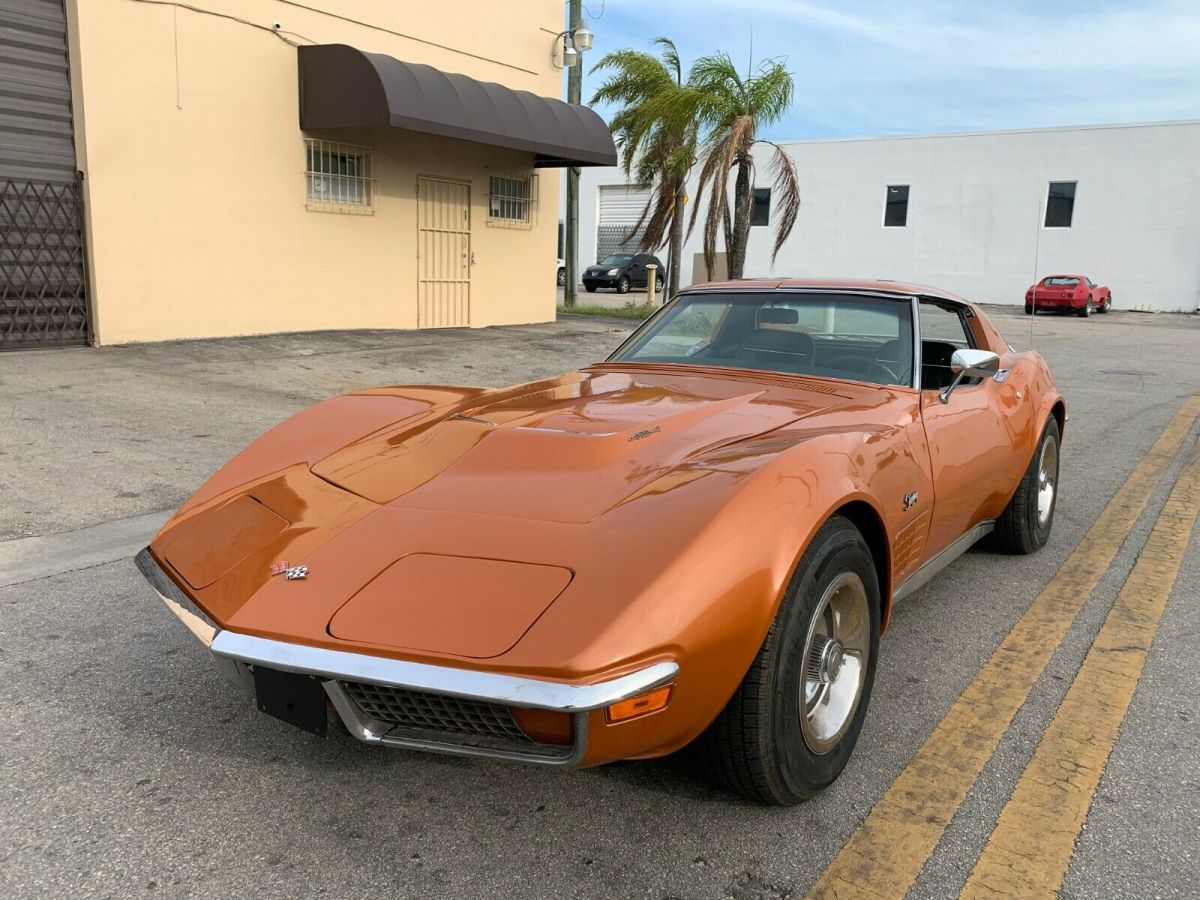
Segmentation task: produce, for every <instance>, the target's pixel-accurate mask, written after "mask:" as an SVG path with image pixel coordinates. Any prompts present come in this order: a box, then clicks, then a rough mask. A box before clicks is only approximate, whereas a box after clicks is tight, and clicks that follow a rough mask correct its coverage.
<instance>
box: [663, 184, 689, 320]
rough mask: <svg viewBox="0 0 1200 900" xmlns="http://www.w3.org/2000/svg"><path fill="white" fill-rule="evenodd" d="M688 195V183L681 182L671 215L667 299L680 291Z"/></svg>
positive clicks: (676, 192)
mask: <svg viewBox="0 0 1200 900" xmlns="http://www.w3.org/2000/svg"><path fill="white" fill-rule="evenodd" d="M686 196H687V184H686V183H685V182H681V183H680V185H679V188H678V189H677V190H676V191H675V212H674V213H673V214H672V216H671V250H670V253H669V254H668V256H669V258H668V260H667V266H668V268H667V277H668V278H669V279H670V280H669V282H668V284H667V299H668V300H670V299H671V298H672V297H674V296H675V295H676V294H678V293H679V270H680V269H681V268H682V267H683V219H684V216H685V215H686V213H687V210H686V209H685V208H684V206H685V204H684V202H683V198H684V197H686Z"/></svg>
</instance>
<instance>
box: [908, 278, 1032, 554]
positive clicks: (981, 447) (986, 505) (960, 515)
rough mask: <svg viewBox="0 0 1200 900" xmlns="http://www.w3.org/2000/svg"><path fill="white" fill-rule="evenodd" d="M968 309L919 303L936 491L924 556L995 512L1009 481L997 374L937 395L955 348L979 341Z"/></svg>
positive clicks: (1008, 446) (925, 413)
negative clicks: (946, 396) (944, 397)
mask: <svg viewBox="0 0 1200 900" xmlns="http://www.w3.org/2000/svg"><path fill="white" fill-rule="evenodd" d="M968 313H969V309H968V308H967V307H960V306H958V305H957V304H952V303H945V304H939V303H932V302H929V301H922V302H921V304H920V313H919V315H920V324H921V339H922V340H921V344H922V366H921V370H922V374H921V379H922V381H921V418H922V421H923V422H924V424H925V437H926V440H927V441H928V444H929V457H930V464H931V468H932V472H933V493H934V496H933V519H932V521H931V523H930V528H929V539H928V541H927V542H926V545H925V546H926V552H925V556H926V558H927V559H928V558H929V557H932V556H934V555H936V554H937V553H939V552H941V551H942V550H945V549H946V548H947V547H948V546H949V545H950V544H952V543H953V542H954V541H955V540H957V539H958V538H959V537H961V536H962V535H963V534H965V533H966V532H967V531H969V530H970V529H971V528H973V527H974V526H975V525H978V524H980V522H982V521H983V520H986V519H989V518H994V517H995V516H997V515H999V513H1000V511H1001V510H1003V508H1004V504H1005V503H1006V502H1007V492H1008V489H1009V488H1010V487H1011V482H1010V471H1009V470H1010V469H1011V464H1012V459H1011V457H1012V439H1011V436H1010V434H1009V427H1008V423H1007V421H1006V419H1005V415H1004V412H1003V405H1002V402H1001V401H1002V396H1001V391H1002V389H1003V384H1001V383H1000V382H997V381H996V379H995V378H981V379H980V378H977V379H971V380H970V381H965V382H963V383H962V384H960V385H959V386H958V387H957V388H955V389H954V391H953V392H952V393H951V394H950V397H949V400H948V402H945V403H944V402H942V399H941V390H942V388H943V387H945V385H946V384H948V383H949V381H950V380H951V378H952V377H953V376H952V375H951V373H950V372H949V356H950V353H951V352H952V350H953V349H959V348H964V347H977V346H978V344H977V340H976V337H975V335H974V333H973V331H972V330H971V328H970V327H969V325H968V322H967V315H968ZM983 349H989V348H986V347H985V348H983Z"/></svg>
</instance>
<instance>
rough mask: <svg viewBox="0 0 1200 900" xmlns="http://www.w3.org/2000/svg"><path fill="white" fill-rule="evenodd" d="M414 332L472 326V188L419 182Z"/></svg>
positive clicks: (431, 180)
mask: <svg viewBox="0 0 1200 900" xmlns="http://www.w3.org/2000/svg"><path fill="white" fill-rule="evenodd" d="M417 302H418V307H417V327H418V328H451V327H455V326H463V325H470V324H471V186H470V185H469V184H466V183H464V182H461V181H444V180H442V179H440V178H418V179H417Z"/></svg>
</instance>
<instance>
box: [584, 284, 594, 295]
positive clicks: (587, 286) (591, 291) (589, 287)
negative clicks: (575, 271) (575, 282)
mask: <svg viewBox="0 0 1200 900" xmlns="http://www.w3.org/2000/svg"><path fill="white" fill-rule="evenodd" d="M583 289H584V290H585V291H587V292H588V293H589V294H594V293H596V286H595V285H594V284H585V285H584V286H583Z"/></svg>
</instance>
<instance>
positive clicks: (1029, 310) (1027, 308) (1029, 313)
mask: <svg viewBox="0 0 1200 900" xmlns="http://www.w3.org/2000/svg"><path fill="white" fill-rule="evenodd" d="M1025 315H1027V316H1032V315H1033V307H1032V306H1030V305H1029V304H1028V303H1026V304H1025Z"/></svg>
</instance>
